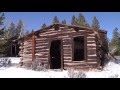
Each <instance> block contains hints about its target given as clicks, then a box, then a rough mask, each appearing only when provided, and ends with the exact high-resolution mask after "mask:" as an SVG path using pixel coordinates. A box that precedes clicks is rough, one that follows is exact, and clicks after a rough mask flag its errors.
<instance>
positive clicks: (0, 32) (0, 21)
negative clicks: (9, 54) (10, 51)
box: [0, 12, 6, 56]
mask: <svg viewBox="0 0 120 90" xmlns="http://www.w3.org/2000/svg"><path fill="white" fill-rule="evenodd" d="M4 19H5V16H4V13H2V12H0V56H3V55H4V54H5V47H4V44H5V42H6V41H5V40H4V34H5V29H4V28H3V25H4Z"/></svg>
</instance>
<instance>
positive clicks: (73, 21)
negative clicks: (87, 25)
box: [71, 15, 77, 25]
mask: <svg viewBox="0 0 120 90" xmlns="http://www.w3.org/2000/svg"><path fill="white" fill-rule="evenodd" d="M71 25H77V23H76V17H75V16H74V15H73V16H72V20H71Z"/></svg>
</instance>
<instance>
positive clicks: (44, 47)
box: [35, 46, 48, 49]
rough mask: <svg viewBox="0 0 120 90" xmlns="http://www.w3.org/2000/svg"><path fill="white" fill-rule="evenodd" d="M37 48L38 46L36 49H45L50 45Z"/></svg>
mask: <svg viewBox="0 0 120 90" xmlns="http://www.w3.org/2000/svg"><path fill="white" fill-rule="evenodd" d="M35 48H36V49H42V48H43V49H47V48H48V47H47V46H36V47H35Z"/></svg>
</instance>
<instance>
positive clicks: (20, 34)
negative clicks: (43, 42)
mask: <svg viewBox="0 0 120 90" xmlns="http://www.w3.org/2000/svg"><path fill="white" fill-rule="evenodd" d="M25 33H26V31H25V29H24V25H23V22H22V20H19V22H18V25H17V28H16V36H17V37H19V38H21V37H24V36H25Z"/></svg>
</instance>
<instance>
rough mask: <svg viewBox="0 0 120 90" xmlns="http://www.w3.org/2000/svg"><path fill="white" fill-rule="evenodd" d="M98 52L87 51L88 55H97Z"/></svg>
mask: <svg viewBox="0 0 120 90" xmlns="http://www.w3.org/2000/svg"><path fill="white" fill-rule="evenodd" d="M96 53H97V52H96V50H87V54H88V55H92V54H96Z"/></svg>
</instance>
